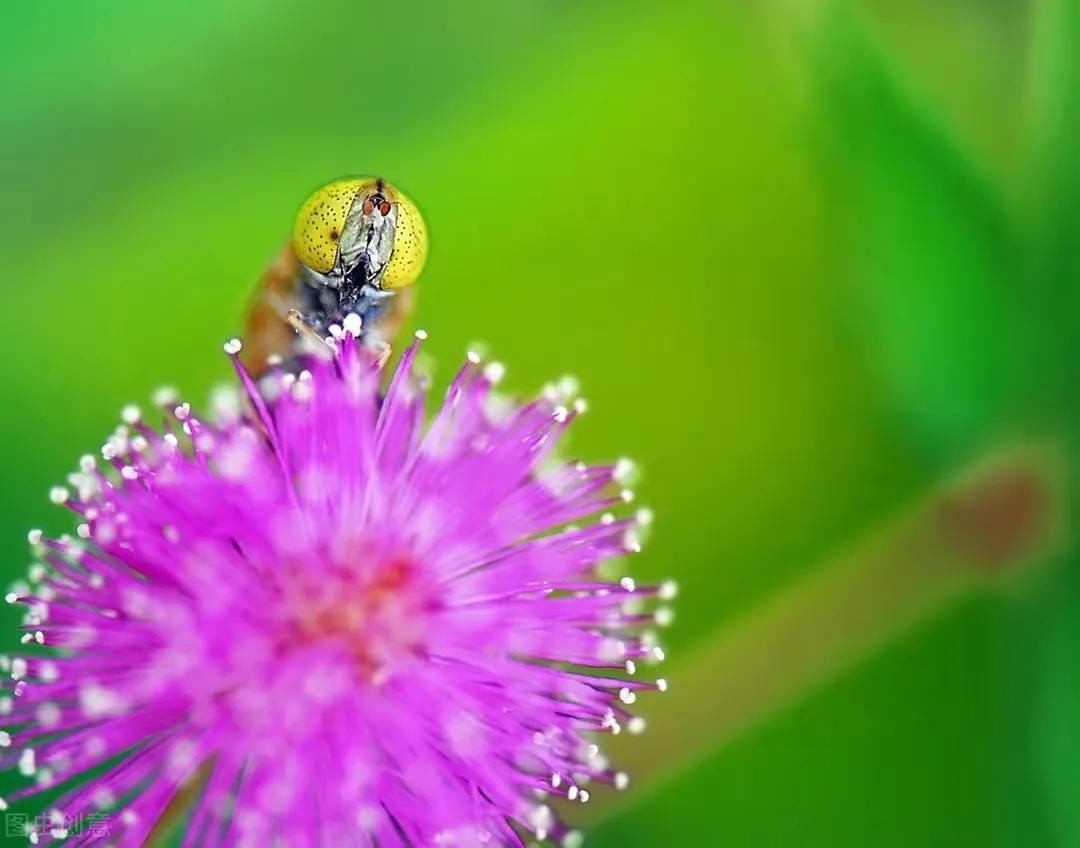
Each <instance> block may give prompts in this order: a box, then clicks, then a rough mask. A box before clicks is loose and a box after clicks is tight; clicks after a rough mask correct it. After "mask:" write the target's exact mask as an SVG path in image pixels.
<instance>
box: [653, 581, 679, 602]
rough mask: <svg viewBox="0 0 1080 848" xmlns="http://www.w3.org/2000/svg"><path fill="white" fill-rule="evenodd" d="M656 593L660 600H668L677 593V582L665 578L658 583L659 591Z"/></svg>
mask: <svg viewBox="0 0 1080 848" xmlns="http://www.w3.org/2000/svg"><path fill="white" fill-rule="evenodd" d="M657 594H658V595H659V597H660V598H661V600H665V601H670V600H672V599H673V598H674V597H675V596H676V595H677V594H679V584H678V583H676V582H675V581H674V580H665V581H664V582H663V583H661V584H660V591H659V592H658V593H657Z"/></svg>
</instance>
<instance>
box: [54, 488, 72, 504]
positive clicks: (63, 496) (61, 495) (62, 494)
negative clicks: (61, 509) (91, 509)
mask: <svg viewBox="0 0 1080 848" xmlns="http://www.w3.org/2000/svg"><path fill="white" fill-rule="evenodd" d="M69 497H71V495H70V493H69V492H68V490H67V489H65V488H64V487H63V486H53V487H52V488H51V489H49V500H50V501H52V502H53V503H54V504H62V503H67V499H68V498H69Z"/></svg>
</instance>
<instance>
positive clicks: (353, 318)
mask: <svg viewBox="0 0 1080 848" xmlns="http://www.w3.org/2000/svg"><path fill="white" fill-rule="evenodd" d="M363 327H364V319H363V318H361V317H360V316H359V315H357V314H356V313H355V312H350V313H349V314H348V315H346V316H345V320H343V321H342V322H341V328H342V329H343V330H344V331H345V332H346V333H348V334H349V335H350V336H352V337H353V338H354V339H355V338H357V337H358V336H359V335H360V331H361V330H362V329H363Z"/></svg>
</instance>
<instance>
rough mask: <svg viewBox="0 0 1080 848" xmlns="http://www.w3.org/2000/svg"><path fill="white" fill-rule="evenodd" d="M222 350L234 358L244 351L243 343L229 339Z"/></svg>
mask: <svg viewBox="0 0 1080 848" xmlns="http://www.w3.org/2000/svg"><path fill="white" fill-rule="evenodd" d="M224 349H225V352H226V353H227V354H229V356H236V354H238V353H239V352H240V351H241V350H243V349H244V343H243V342H242V341H240V339H229V340H228V341H227V342H225V344H224Z"/></svg>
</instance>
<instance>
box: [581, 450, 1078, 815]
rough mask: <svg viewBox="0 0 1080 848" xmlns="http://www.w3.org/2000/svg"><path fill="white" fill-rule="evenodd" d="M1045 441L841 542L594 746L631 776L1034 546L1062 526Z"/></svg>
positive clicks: (684, 754) (802, 687)
mask: <svg viewBox="0 0 1080 848" xmlns="http://www.w3.org/2000/svg"><path fill="white" fill-rule="evenodd" d="M1060 466H1061V463H1060V462H1059V461H1058V459H1057V452H1056V451H1052V450H1048V449H1033V448H1026V449H1020V450H1016V449H1014V450H1010V451H1007V452H1001V453H997V454H994V455H992V456H991V457H989V458H988V459H987V460H985V461H983V462H980V463H978V464H977V465H976V466H975V467H973V468H970V469H968V470H967V471H965V472H964V473H963V474H961V475H959V476H958V477H956V478H955V479H953V480H951V481H949V482H948V483H947V484H946V485H945V486H944V487H943V488H942V489H941V490H939V491H937V492H935V493H933V494H932V495H931V496H929V497H928V498H927V499H926V500H925V501H924V502H923V503H922V504H921V505H919V506H917V507H916V508H914V509H912V510H910V511H909V512H907V513H906V514H904V515H901V516H899V517H898V518H896V519H894V520H893V521H891V522H889V523H888V524H887V525H886V526H884V527H882V528H880V529H878V530H877V531H876V532H874V533H872V534H871V535H870V536H869V537H868V538H866V539H865V540H864V541H862V542H861V543H859V544H858V545H857V546H856V547H855V548H854V549H853V550H852V551H851V552H850V553H848V554H846V555H843V556H840V557H839V558H838V559H836V560H834V561H832V562H829V563H827V564H826V565H824V566H823V567H822V568H819V569H816V570H814V571H813V573H811V574H810V575H809V576H808V577H806V578H804V579H803V580H802V581H801V582H799V583H797V584H796V585H794V586H791V587H790V588H788V589H785V590H784V591H782V592H781V593H780V594H779V595H778V596H776V597H774V598H773V599H771V600H769V601H767V602H766V603H764V604H763V605H762V606H761V607H759V608H758V609H755V610H752V611H751V612H749V613H748V614H746V615H745V616H744V617H743V618H742V619H741V620H739V621H736V622H735V623H733V624H731V625H730V626H728V627H725V628H723V630H722V632H720V633H719V634H718V635H716V636H715V637H714V638H713V639H712V640H711V641H708V642H706V644H705V645H704V646H702V647H701V648H700V649H698V650H697V651H696V652H695V653H694V655H693V656H691V657H690V658H688V660H687V661H686V662H684V663H682V664H681V665H680V666H678V667H677V668H675V669H674V670H673V671H672V673H671V680H672V682H673V683H672V689H671V691H670V692H669V693H667V694H665V695H663V696H654V697H652V698H647V699H644V700H645V702H646V703H645V706H644V707H643V710H642V713H643V715H645V717H646V718H647V720H648V725H649V729H648V730H647V731H646V733H645V735H644V736H643V737H638V738H634V737H631V738H628V734H625V733H624V734H621V735H619V736H614V737H612V738H611V740H610V741H609V743H608V744H607V745H605V753H607V754H608V755H609V756H610V757H611V759H612V761H613V762H614V763H617V764H618V766H619V767H620V768H626V769H627V771H629V772H630V774H631V775H632V776H633V778H634V780H635V782H636V783H638V784H645V785H647V786H648V785H656V784H657V783H659V782H660V781H661V780H662V779H663V778H664V777H665V776H667V775H669V774H670V773H671V772H673V771H674V770H676V769H679V768H682V767H685V766H686V765H687V764H688V763H689V762H691V761H693V760H695V759H698V758H700V757H703V756H705V755H707V754H709V753H711V752H713V751H715V750H716V748H718V747H719V746H721V745H723V744H725V743H727V742H729V741H730V740H731V739H732V738H733V737H735V736H736V735H737V734H739V733H740V732H742V731H743V730H745V729H746V728H748V727H749V726H751V725H753V724H755V723H757V722H760V721H762V720H763V719H764V718H766V717H768V716H769V715H771V714H773V713H775V712H776V711H778V710H779V709H781V708H783V707H784V706H786V705H788V704H790V703H791V702H792V701H793V700H795V699H796V698H798V697H800V696H802V695H805V694H807V693H808V692H810V691H812V690H813V689H814V688H816V687H818V686H820V685H821V684H822V683H825V682H827V681H828V680H830V679H833V678H834V677H836V676H837V674H838V673H840V672H842V671H843V670H844V669H846V668H848V667H850V666H852V665H853V664H855V663H857V662H859V661H860V660H863V659H866V658H867V657H868V656H869V655H871V654H872V653H873V652H875V651H876V650H878V649H880V648H881V647H882V646H883V645H885V644H886V643H888V642H889V641H891V640H893V639H895V638H896V637H898V636H900V635H902V634H903V633H905V632H907V631H909V630H910V629H911V628H913V627H914V626H915V625H916V624H918V623H919V622H921V621H923V620H925V619H926V618H927V617H929V616H931V615H935V614H940V613H941V612H943V611H944V610H945V609H947V608H948V607H949V606H950V605H951V604H954V603H955V602H957V601H958V600H960V599H962V598H964V597H966V596H969V595H970V594H972V593H973V592H976V591H979V590H982V589H985V588H986V587H988V586H993V585H1000V584H1001V583H1002V581H1003V580H1004V579H1006V577H1007V575H1009V574H1016V573H1018V572H1020V571H1023V570H1025V567H1026V566H1029V565H1033V564H1035V563H1037V562H1039V561H1041V560H1043V559H1045V557H1046V556H1047V554H1049V553H1050V552H1051V551H1052V550H1053V548H1054V547H1055V542H1056V540H1057V539H1058V538H1059V537H1060V535H1061V534H1060V532H1059V529H1058V528H1059V524H1060V519H1059V516H1060V515H1061V512H1062V510H1061V503H1060V501H1061V497H1062V495H1061V487H1060V485H1059V484H1058V476H1059V475H1058V469H1059V467H1060ZM624 797H625V796H623V795H618V794H616V793H596V794H595V795H594V796H593V801H592V802H591V803H590V804H589V805H588V806H585V807H583V806H580V805H573V807H572V808H571V807H566V808H565V809H564V810H563V812H564V814H565V815H566V818H567V819H568V820H570V821H571V822H573V823H575V824H576V823H585V822H588V821H595V820H597V819H599V818H602V817H603V816H605V815H608V814H610V813H611V812H613V811H614V810H616V809H617V807H618V804H619V802H620V800H621V799H622V798H624Z"/></svg>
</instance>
